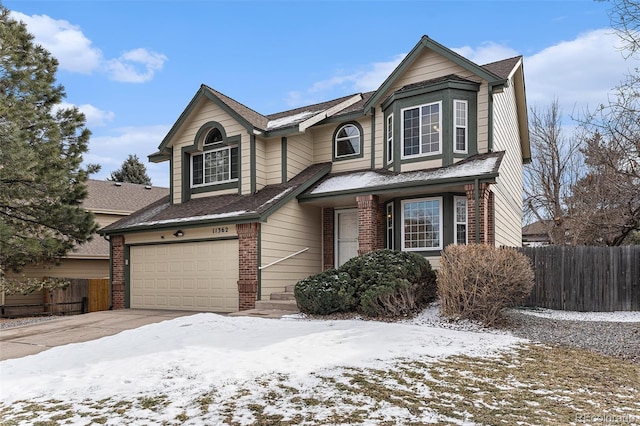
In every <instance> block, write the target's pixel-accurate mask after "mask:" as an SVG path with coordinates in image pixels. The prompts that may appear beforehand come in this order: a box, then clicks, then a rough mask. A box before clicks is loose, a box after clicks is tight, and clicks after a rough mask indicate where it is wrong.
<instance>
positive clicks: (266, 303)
mask: <svg viewBox="0 0 640 426" xmlns="http://www.w3.org/2000/svg"><path fill="white" fill-rule="evenodd" d="M256 309H262V310H265V309H277V310H279V311H290V312H299V310H298V305H297V304H296V301H295V300H257V301H256Z"/></svg>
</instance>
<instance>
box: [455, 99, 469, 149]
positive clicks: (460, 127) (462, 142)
mask: <svg viewBox="0 0 640 426" xmlns="http://www.w3.org/2000/svg"><path fill="white" fill-rule="evenodd" d="M468 111H469V108H468V103H467V101H460V100H454V101H453V137H454V141H453V152H458V153H466V152H467V140H468V130H467V129H468Z"/></svg>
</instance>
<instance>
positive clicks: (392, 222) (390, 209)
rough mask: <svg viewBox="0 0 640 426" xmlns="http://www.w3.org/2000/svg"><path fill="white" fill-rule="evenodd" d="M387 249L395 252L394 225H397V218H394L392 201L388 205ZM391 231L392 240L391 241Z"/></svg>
mask: <svg viewBox="0 0 640 426" xmlns="http://www.w3.org/2000/svg"><path fill="white" fill-rule="evenodd" d="M386 219H387V248H388V249H389V250H393V249H394V240H395V235H394V234H395V233H394V232H393V231H394V225H395V217H393V201H391V202H390V203H388V204H387V218H386ZM389 231H391V240H389Z"/></svg>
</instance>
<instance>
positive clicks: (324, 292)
mask: <svg viewBox="0 0 640 426" xmlns="http://www.w3.org/2000/svg"><path fill="white" fill-rule="evenodd" d="M294 294H295V297H296V302H297V304H298V308H299V309H300V311H301V312H304V313H307V314H315V315H328V314H332V313H334V312H348V311H351V310H353V308H354V305H355V299H354V288H353V281H352V280H351V277H350V276H349V274H347V273H345V272H339V271H337V270H335V269H328V270H326V271H324V272H321V273H320V274H317V275H312V276H310V277H308V278H305V279H303V280H300V281H298V283H297V284H296V286H295V287H294Z"/></svg>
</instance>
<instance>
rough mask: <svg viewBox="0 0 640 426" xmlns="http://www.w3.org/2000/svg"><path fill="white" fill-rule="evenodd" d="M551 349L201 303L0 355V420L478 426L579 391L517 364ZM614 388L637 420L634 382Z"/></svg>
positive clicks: (466, 330)
mask: <svg viewBox="0 0 640 426" xmlns="http://www.w3.org/2000/svg"><path fill="white" fill-rule="evenodd" d="M548 350H549V349H548V348H544V347H540V346H535V345H529V344H528V343H527V342H526V341H523V340H521V339H518V338H516V337H514V336H511V335H510V334H508V333H504V332H502V333H498V332H489V331H486V330H482V329H481V328H480V327H478V326H476V325H474V324H469V323H464V324H457V325H451V324H447V323H443V322H442V321H441V320H440V318H439V317H438V315H437V310H436V308H431V309H427V310H426V311H425V312H424V313H423V314H422V315H421V316H418V317H417V318H415V319H413V320H410V321H405V322H401V323H386V322H377V321H364V320H334V321H322V320H308V319H305V318H304V317H302V316H291V317H287V318H284V319H281V320H271V319H260V318H246V317H233V318H232V317H226V316H220V315H215V314H206V313H202V314H195V315H192V316H187V317H181V318H177V319H174V320H170V321H164V322H162V323H158V324H152V325H147V326H144V327H141V328H138V329H134V330H130V331H125V332H122V333H120V334H118V335H115V336H110V337H105V338H102V339H99V340H94V341H90V342H86V343H79V344H73V345H67V346H61V347H57V348H53V349H50V350H47V351H45V352H41V353H39V354H37V355H32V356H28V357H24V358H20V359H14V360H7V361H2V362H0V377H1V389H0V419H2V420H1V421H0V424H24V425H32V424H36V423H37V422H42V424H47V425H55V424H61V425H62V424H158V425H160V424H194V425H201V424H204V425H216V424H383V423H384V422H387V423H386V424H408V423H410V422H416V423H418V424H424V423H439V422H441V423H453V424H475V423H478V424H482V423H486V418H484V417H483V415H482V413H485V412H494V413H500V412H503V411H504V410H506V411H504V412H503V414H502V415H503V416H505V419H507V423H508V424H511V423H512V420H514V419H522V420H521V421H524V423H525V424H526V423H527V422H528V421H532V422H533V423H531V424H535V423H536V421H535V418H534V420H532V419H531V416H530V414H527V412H531V411H540V412H541V413H545V412H547V413H548V408H547V407H546V404H544V401H542V402H541V400H549V401H554V400H555V399H556V398H560V397H564V398H567V397H570V396H571V395H572V393H573V391H575V390H576V389H573V390H571V389H570V390H566V389H564V388H563V387H562V386H560V388H559V390H554V389H544V387H545V385H544V384H543V385H540V384H539V383H537V382H535V381H534V383H528V382H527V380H526V379H525V378H523V377H518V375H517V374H515V373H516V371H519V370H522V371H528V370H529V367H527V368H522V369H521V368H520V367H521V366H522V365H524V364H526V363H527V362H529V363H530V364H531V363H534V362H541V363H542V362H543V361H544V359H538V360H537V358H544V357H546V356H547V355H546V352H547V351H548ZM557 356H561V354H558V355H557ZM566 356H567V357H570V358H571V359H575V357H576V354H575V353H570V352H568V353H567V355H566ZM585 356H589V357H598V355H594V354H589V355H585ZM527 360H530V361H527ZM598 363H599V362H598V361H594V364H598ZM622 365H623V366H621V367H620V368H628V367H629V365H628V364H622ZM536 368H538V367H536ZM539 369H540V370H542V367H540V368H539ZM637 371H638V372H639V373H638V374H640V369H638V370H637ZM628 378H629V377H628V374H625V377H617V376H615V377H614V378H613V379H611V380H624V379H628ZM574 379H575V378H574ZM575 380H576V384H577V385H578V386H579V382H580V379H575ZM585 380H587V378H585ZM548 385H549V384H548V383H547V385H546V386H548ZM514 390H518V391H522V392H521V393H520V395H519V396H518V399H517V401H515V400H514V401H509V398H513V396H509V395H513V394H514V392H513V391H514ZM523 390H526V392H524V391H523ZM539 392H550V396H544V397H543V396H539V395H538V393H539ZM598 392H600V391H598ZM598 392H594V393H591V392H590V393H589V394H588V395H589V400H593V401H596V402H595V403H597V404H600V402H599V400H600V399H605V400H606V401H608V404H611V403H612V402H611V401H614V402H613V403H615V401H616V399H615V397H612V396H611V395H609V394H607V395H606V398H605V395H602V398H600V396H599V393H598ZM501 395H502V396H501ZM617 395H618V399H620V398H622V399H623V400H624V401H627V399H629V402H628V403H627V405H626V406H628V407H629V408H630V409H631V410H632V411H630V412H629V413H632V414H633V415H636V414H637V415H638V416H639V417H638V418H639V419H640V405H639V404H638V403H637V401H639V400H640V398H639V396H640V394H639V393H638V389H637V388H633V387H631V389H626V390H624V391H618V392H617ZM632 398H635V399H632ZM501 399H502V401H501ZM632 401H636V402H632ZM556 403H557V401H556V402H553V404H556ZM541 404H542V405H543V407H542V408H540V405H541ZM565 405H566V404H565ZM568 405H569V406H571V404H568ZM587 405H588V404H587ZM512 406H513V407H512ZM599 406H600V405H599ZM517 407H522V408H517ZM624 407H625V405H624V404H620V408H621V409H623V408H624ZM587 408H588V407H587ZM587 408H584V407H582V405H580V404H578V403H576V404H575V406H574V408H573V411H572V413H579V412H589V411H585V410H586V409H587ZM605 408H606V407H605ZM522 409H524V410H525V413H524V414H519V411H518V410H522ZM602 409H603V408H602V407H601V408H600V410H602ZM620 413H621V414H625V413H626V412H625V411H621V412H620ZM544 415H545V416H547V415H549V414H544ZM567 415H569V414H567ZM514 416H515V417H514ZM551 418H553V417H551Z"/></svg>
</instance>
